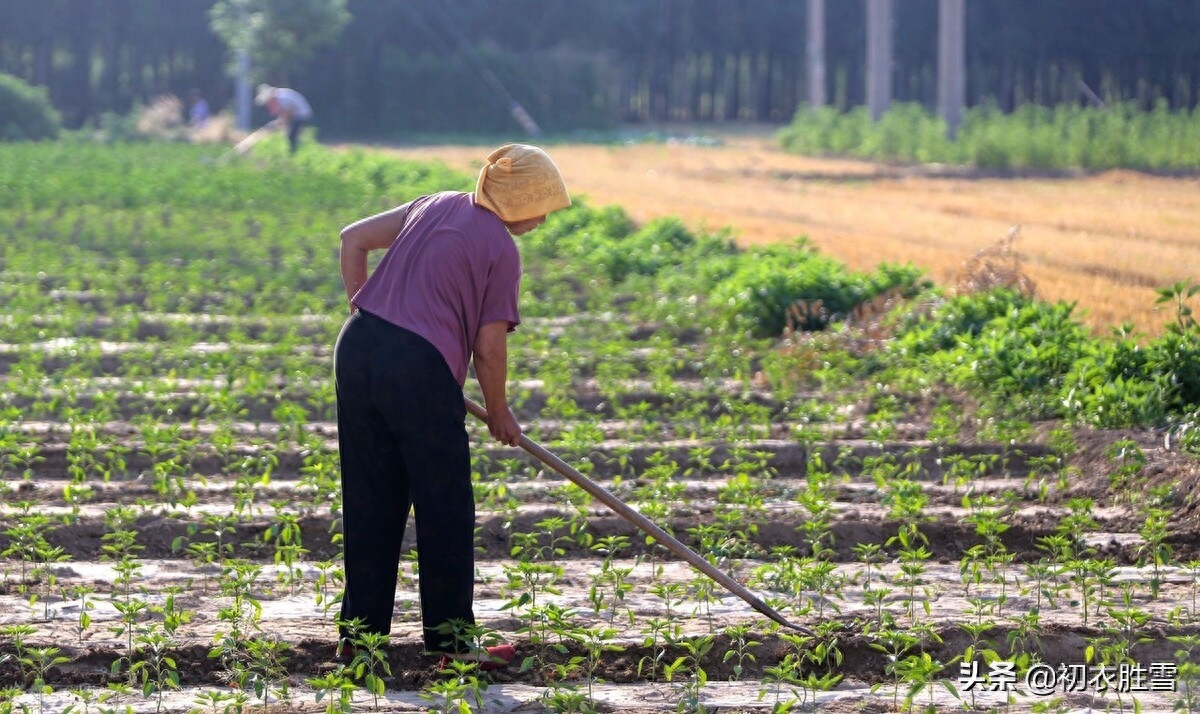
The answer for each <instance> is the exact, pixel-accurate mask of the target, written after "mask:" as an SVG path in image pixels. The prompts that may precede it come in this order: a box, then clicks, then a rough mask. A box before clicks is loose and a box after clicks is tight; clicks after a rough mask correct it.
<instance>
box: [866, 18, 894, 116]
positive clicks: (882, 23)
mask: <svg viewBox="0 0 1200 714" xmlns="http://www.w3.org/2000/svg"><path fill="white" fill-rule="evenodd" d="M866 3H867V107H868V109H870V111H871V119H872V120H874V121H879V117H881V116H883V113H884V112H885V111H887V108H888V106H889V105H890V104H891V103H892V0H866Z"/></svg>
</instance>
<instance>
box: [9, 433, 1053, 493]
mask: <svg viewBox="0 0 1200 714" xmlns="http://www.w3.org/2000/svg"><path fill="white" fill-rule="evenodd" d="M321 436H322V437H323V439H324V443H325V445H326V446H327V447H329V448H333V447H335V446H336V442H335V441H333V440H331V439H329V437H328V436H327V435H321ZM129 441H130V446H129V448H128V449H127V450H125V451H123V452H122V453H121V454H119V456H120V457H121V459H122V460H123V461H124V464H125V470H124V472H123V474H113V476H120V475H124V476H127V477H136V476H138V475H140V474H142V473H146V472H153V470H154V465H155V460H154V459H153V458H152V457H151V456H150V455H149V454H147V453H144V452H141V451H138V448H139V445H138V444H137V443H136V442H135V441H134V440H133V439H130V440H129ZM309 448H311V447H306V448H304V449H300V448H295V447H283V448H274V447H272V446H270V445H269V444H265V445H263V446H252V445H245V444H243V445H239V446H236V447H235V448H233V449H232V450H231V451H230V452H229V454H227V455H222V454H219V453H215V452H214V451H213V450H212V449H211V448H209V447H205V446H201V445H194V446H193V447H192V449H191V453H189V454H187V455H186V457H185V458H184V459H183V463H184V464H187V465H188V467H189V468H188V472H189V473H196V474H201V475H205V476H213V477H214V478H215V477H217V476H218V475H220V474H227V473H229V472H230V471H231V470H233V471H235V472H236V470H237V469H238V467H239V465H240V464H242V463H244V462H245V461H246V460H247V459H256V458H259V457H262V456H264V455H269V456H270V457H271V459H272V461H273V470H272V472H271V476H272V478H279V479H282V480H289V479H295V478H297V477H299V475H300V470H301V468H302V467H303V466H304V463H305V459H306V458H307V457H308V456H310V455H311V452H310V451H309V450H308V449H309ZM68 449H69V447H68V445H66V444H62V443H46V444H43V445H41V446H40V447H39V449H38V456H40V457H41V460H40V461H38V462H36V463H34V464H32V465H31V466H30V468H31V469H32V472H33V473H32V476H33V477H34V478H37V479H59V478H66V477H67V476H68V472H67V467H68V464H69V461H68ZM701 451H703V452H704V461H701V460H700V457H701V454H700V452H701ZM1051 453H1052V452H1051V450H1050V449H1049V448H1048V447H1046V446H1044V445H1041V444H1036V443H1029V444H1018V445H1014V446H1003V445H997V444H975V443H966V444H949V445H942V446H940V447H935V446H934V445H932V444H931V443H930V442H927V441H912V442H889V443H887V444H884V445H882V446H881V445H879V444H877V443H873V442H870V441H864V440H860V439H850V440H831V441H828V442H824V443H819V444H812V445H806V444H800V443H796V442H795V441H784V440H779V439H765V440H759V441H743V442H739V443H732V444H731V443H720V442H713V441H709V442H704V443H701V442H694V441H681V440H671V441H661V440H660V441H658V442H640V443H624V442H604V443H601V444H594V445H590V446H588V447H587V450H586V452H585V453H580V454H575V455H572V454H571V453H569V449H563V450H562V453H561V454H560V455H561V456H562V457H563V458H564V459H567V460H568V461H571V460H575V459H583V458H586V459H587V460H588V461H589V463H590V464H591V466H592V469H593V470H592V472H591V473H592V474H593V475H594V476H595V477H596V478H601V479H603V478H612V477H614V476H622V477H624V478H636V477H637V474H639V473H641V472H643V471H645V470H646V469H647V468H648V467H649V466H651V465H652V464H663V463H674V465H675V468H676V469H677V473H676V476H682V475H683V474H684V473H685V472H693V473H694V472H695V471H696V470H700V471H702V472H707V473H710V474H712V475H715V476H720V475H721V474H722V472H724V473H728V472H729V471H730V470H736V469H738V468H739V467H746V468H748V469H750V473H751V475H766V474H769V473H770V472H769V471H767V469H773V470H774V472H775V473H777V474H780V475H785V476H787V477H790V478H801V479H802V478H804V477H805V475H806V474H807V470H808V465H809V464H810V463H811V462H812V460H813V459H814V458H816V457H819V458H820V460H821V462H822V463H824V464H826V465H827V467H828V468H829V469H830V470H832V471H834V472H835V473H838V474H846V475H849V476H851V477H854V476H857V475H859V473H860V470H861V468H862V465H863V463H864V462H867V461H869V460H871V459H878V458H879V457H881V456H884V455H887V456H889V457H891V459H892V460H893V463H896V464H898V465H899V466H901V467H903V466H905V465H908V464H913V465H917V466H919V467H920V472H918V474H917V475H916V476H915V478H916V479H917V480H919V481H925V480H927V479H928V480H935V481H940V480H941V475H942V474H943V473H944V472H945V471H946V469H947V468H948V466H947V464H949V463H950V462H952V461H954V460H958V459H978V458H985V459H987V460H988V461H992V462H994V465H992V466H991V469H993V470H995V471H999V470H1004V471H1005V472H1006V473H1002V474H993V475H1001V476H1003V477H1018V478H1019V477H1024V476H1026V475H1028V474H1029V472H1030V470H1031V468H1032V467H1033V463H1032V461H1033V460H1034V459H1038V458H1040V457H1044V456H1047V455H1050V454H1051ZM91 454H92V456H93V458H94V460H95V461H96V462H98V463H102V464H107V463H111V456H112V455H113V454H112V453H111V452H110V451H108V450H106V449H97V450H95V451H92V452H91ZM476 455H477V458H478V457H486V460H487V461H486V464H485V465H484V466H483V467H482V469H481V470H483V471H484V472H487V471H490V470H491V469H492V468H494V467H493V466H491V464H495V463H497V462H500V461H503V460H507V459H520V460H522V461H528V460H529V458H530V457H529V456H528V455H527V454H525V452H524V451H523V450H521V449H516V448H508V447H501V446H493V445H490V444H489V445H487V446H483V447H481V448H479V449H477V451H476ZM920 473H923V474H928V476H926V477H924V478H922V477H921V476H920V475H919V474H920ZM764 485H766V486H768V487H769V486H770V482H769V481H764Z"/></svg>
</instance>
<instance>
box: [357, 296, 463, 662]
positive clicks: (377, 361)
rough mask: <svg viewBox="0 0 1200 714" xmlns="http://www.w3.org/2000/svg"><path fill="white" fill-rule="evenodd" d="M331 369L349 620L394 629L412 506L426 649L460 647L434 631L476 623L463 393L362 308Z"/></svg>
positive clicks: (432, 353)
mask: <svg viewBox="0 0 1200 714" xmlns="http://www.w3.org/2000/svg"><path fill="white" fill-rule="evenodd" d="M334 374H335V376H336V383H337V416H338V441H339V451H340V458H341V467H342V499H343V500H342V528H343V532H344V534H345V543H344V546H345V571H346V589H345V593H344V595H343V599H342V611H341V619H342V621H343V622H349V621H350V620H353V619H355V618H361V619H362V621H363V623H364V628H365V629H366V630H367V631H369V632H374V633H378V634H388V633H390V632H391V627H392V610H393V606H394V604H395V600H396V580H397V576H398V573H399V566H400V545H401V541H402V540H403V539H404V529H405V525H406V524H407V521H408V512H409V507H410V506H411V507H412V509H413V513H414V514H415V518H416V529H417V566H418V569H419V573H418V582H419V584H420V593H421V619H422V624H423V625H424V632H425V647H426V649H427V650H429V651H434V652H437V651H459V650H461V649H462V645H461V644H458V643H452V642H447V640H448V638H447V637H446V636H444V635H439V634H438V633H437V631H436V628H437V627H438V626H439V625H442V624H443V623H446V622H447V621H449V620H451V619H455V620H461V621H463V622H465V623H468V624H473V623H474V621H475V620H474V613H473V611H472V600H473V591H472V590H473V587H474V575H475V560H474V557H475V553H474V541H475V500H474V492H473V490H472V487H471V456H470V447H469V444H468V441H467V432H466V427H465V423H464V422H465V420H466V406H465V403H464V402H463V393H462V388H461V386H460V385H459V384H458V381H457V380H456V379H455V378H454V376H453V375H452V374H451V372H450V368H449V366H447V364H446V361H445V359H443V358H442V355H441V353H440V352H438V350H437V348H435V347H434V346H433V345H432V344H431V343H430V342H429V341H428V340H426V339H424V338H423V337H420V336H419V335H417V334H415V333H413V332H410V331H408V330H405V329H403V328H400V327H397V326H395V325H393V324H391V323H389V322H387V321H385V320H382V319H380V318H378V317H376V316H374V315H371V314H369V313H363V312H361V311H360V312H359V313H357V314H355V315H353V316H352V317H351V318H350V319H349V320H348V321H347V322H346V324H345V326H343V327H342V332H341V334H340V335H339V336H338V340H337V347H336V348H335V350H334ZM339 634H340V636H342V637H346V636H348V635H349V633H348V632H346V631H345V630H344V629H342V630H341V631H340V632H339Z"/></svg>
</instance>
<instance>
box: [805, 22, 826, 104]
mask: <svg viewBox="0 0 1200 714" xmlns="http://www.w3.org/2000/svg"><path fill="white" fill-rule="evenodd" d="M807 24H808V46H807V51H808V106H810V107H814V108H815V107H823V106H825V0H808V21H807Z"/></svg>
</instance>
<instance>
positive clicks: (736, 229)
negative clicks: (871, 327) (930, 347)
mask: <svg viewBox="0 0 1200 714" xmlns="http://www.w3.org/2000/svg"><path fill="white" fill-rule="evenodd" d="M678 135H679V136H680V137H687V136H689V134H688V133H687V132H685V131H680V132H678ZM705 143H709V142H689V141H687V140H686V139H684V140H681V141H667V142H665V143H634V144H629V145H608V146H601V145H594V144H561V145H552V146H549V147H548V149H549V150H550V152H551V155H552V156H553V157H554V158H555V160H556V161H557V162H558V163H559V165H560V167H561V169H562V171H563V174H564V176H565V177H566V179H567V184H568V187H569V188H570V189H571V191H572V192H573V193H575V194H577V195H582V196H585V197H587V198H588V200H590V201H591V202H592V203H593V204H598V205H605V204H618V205H620V206H622V207H624V208H625V210H627V211H628V212H629V213H630V215H631V216H633V217H634V219H635V220H638V221H645V220H650V219H652V218H657V217H660V216H679V217H681V218H682V219H683V220H684V221H685V222H687V223H688V224H689V225H690V226H692V227H696V228H701V227H703V228H707V229H712V230H716V229H721V228H729V229H731V230H732V232H733V235H734V236H735V237H736V238H737V240H738V242H739V243H741V244H744V245H748V244H754V243H766V242H772V241H789V240H793V239H795V238H796V237H798V236H802V235H803V236H807V237H808V239H809V240H810V241H811V242H812V243H813V244H814V245H815V246H816V247H817V248H818V249H819V250H820V251H822V252H823V253H825V254H827V255H830V256H833V257H835V258H837V259H839V260H841V261H843V262H845V263H846V264H848V265H849V266H850V267H852V268H857V269H866V268H873V267H875V266H876V265H878V264H879V263H880V262H881V261H888V262H900V263H905V262H912V263H914V264H916V265H918V266H921V267H922V268H924V269H925V270H926V272H927V275H929V277H930V278H932V279H933V280H935V281H937V282H939V283H943V284H953V282H954V280H955V278H956V276H957V275H958V273H959V272H960V270H961V268H962V264H963V262H964V261H965V260H967V259H969V258H970V257H971V256H972V255H973V254H974V253H975V252H976V251H978V250H980V249H982V248H986V247H990V246H993V245H995V244H996V243H997V242H998V241H1000V240H1001V239H1003V238H1004V237H1005V236H1006V235H1008V233H1009V231H1010V230H1011V229H1012V228H1013V227H1014V226H1019V237H1018V239H1017V241H1016V243H1015V244H1014V247H1015V250H1016V251H1017V252H1018V253H1019V255H1020V257H1021V258H1022V260H1023V267H1024V269H1025V272H1026V273H1027V274H1028V276H1029V277H1030V278H1032V280H1033V281H1034V283H1035V284H1036V286H1037V289H1038V295H1039V296H1040V297H1042V298H1044V299H1048V300H1067V301H1076V302H1078V305H1079V314H1080V316H1081V317H1082V318H1083V320H1084V321H1085V322H1086V323H1088V324H1089V325H1091V326H1092V327H1093V328H1094V329H1095V330H1096V332H1097V333H1098V334H1107V333H1108V331H1109V328H1111V327H1116V326H1119V325H1121V323H1123V322H1125V321H1132V322H1133V323H1134V324H1135V327H1136V328H1137V330H1138V331H1139V332H1141V333H1144V334H1147V335H1156V334H1158V333H1159V332H1160V331H1161V328H1162V326H1163V325H1164V323H1165V318H1164V316H1162V315H1160V314H1158V313H1157V312H1155V311H1154V299H1155V297H1156V292H1155V291H1156V289H1157V288H1160V287H1164V286H1167V285H1170V284H1173V283H1175V282H1178V281H1181V280H1187V279H1188V278H1190V277H1192V276H1194V275H1195V269H1196V266H1197V265H1200V178H1197V177H1195V176H1187V177H1161V176H1152V175H1147V174H1140V173H1135V172H1128V171H1110V172H1104V173H1100V174H1093V175H1085V174H1069V175H1066V174H1064V175H1057V176H1025V177H1018V178H1012V177H996V176H988V175H985V174H981V173H978V172H975V173H973V172H970V171H966V170H957V169H951V168H946V167H922V168H897V167H889V166H883V165H878V164H872V163H868V162H863V161H852V160H837V159H814V158H807V157H802V156H796V155H791V154H787V153H785V152H783V151H782V150H781V149H780V148H779V147H778V146H777V145H776V144H775V142H774V141H773V140H772V137H771V133H770V132H769V131H767V130H765V129H741V130H738V131H734V132H731V133H728V134H725V135H721V136H719V138H718V141H717V142H716V143H717V145H715V146H713V145H702V144H705ZM389 151H391V152H394V153H395V154H396V155H400V156H405V157H411V158H421V159H439V160H441V161H443V162H445V163H446V164H447V165H448V166H450V167H451V168H456V169H461V170H471V171H474V170H478V167H479V166H480V165H481V161H482V158H483V156H484V155H485V154H486V151H487V148H486V147H480V146H455V145H437V146H420V147H398V148H393V149H389Z"/></svg>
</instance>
